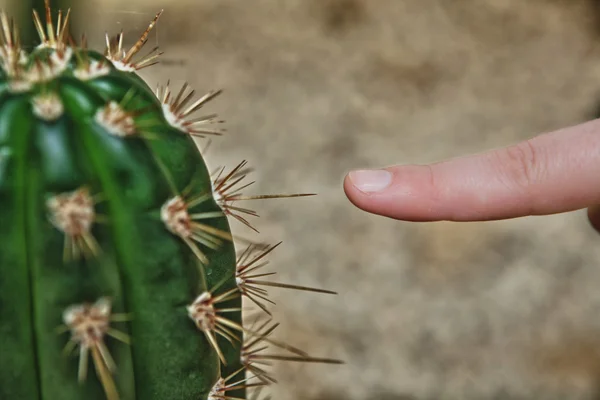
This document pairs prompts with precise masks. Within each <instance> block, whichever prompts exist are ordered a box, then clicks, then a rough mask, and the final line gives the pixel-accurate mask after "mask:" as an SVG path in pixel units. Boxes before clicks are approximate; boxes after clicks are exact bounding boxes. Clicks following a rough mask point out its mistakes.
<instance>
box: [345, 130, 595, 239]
mask: <svg viewBox="0 0 600 400" xmlns="http://www.w3.org/2000/svg"><path fill="white" fill-rule="evenodd" d="M344 191H345V193H346V196H347V197H348V199H349V200H350V201H351V202H352V203H353V204H354V205H355V206H357V207H358V208H360V209H362V210H364V211H367V212H370V213H373V214H378V215H382V216H386V217H389V218H393V219H397V220H404V221H413V222H419V221H421V222H422V221H457V222H461V221H490V220H500V219H508V218H517V217H525V216H530V215H550V214H557V213H563V212H569V211H575V210H579V209H587V215H588V218H589V221H590V223H591V225H592V227H594V228H595V229H596V231H598V232H600V120H593V121H589V122H586V123H583V124H580V125H575V126H571V127H567V128H563V129H559V130H556V131H552V132H549V133H544V134H541V135H539V136H536V137H534V138H532V139H529V140H526V141H524V142H521V143H517V144H514V145H511V146H508V147H505V148H500V149H495V150H491V151H487V152H484V153H481V154H476V155H471V156H465V157H459V158H454V159H451V160H448V161H442V162H438V163H434V164H429V165H395V166H390V167H384V168H381V169H370V170H356V171H351V172H350V173H348V175H347V176H346V177H345V179H344Z"/></svg>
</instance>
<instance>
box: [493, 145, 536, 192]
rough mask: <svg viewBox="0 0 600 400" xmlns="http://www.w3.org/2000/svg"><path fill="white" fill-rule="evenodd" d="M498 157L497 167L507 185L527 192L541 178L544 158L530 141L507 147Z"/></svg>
mask: <svg viewBox="0 0 600 400" xmlns="http://www.w3.org/2000/svg"><path fill="white" fill-rule="evenodd" d="M499 155H500V157H499V161H500V165H499V167H500V169H501V171H502V172H503V174H502V175H503V176H504V178H505V180H506V184H507V185H509V186H511V187H514V186H517V187H518V188H520V189H523V190H528V189H530V188H531V187H532V186H533V185H535V184H536V183H537V182H539V181H540V179H541V178H542V175H543V173H544V170H545V166H544V165H545V161H544V157H543V154H542V153H541V152H540V151H539V150H538V149H537V147H536V146H534V145H533V143H532V142H531V140H526V141H524V142H521V143H519V144H516V145H513V146H509V147H507V148H505V149H504V150H503V151H500V153H499Z"/></svg>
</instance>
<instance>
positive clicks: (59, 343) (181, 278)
mask: <svg viewBox="0 0 600 400" xmlns="http://www.w3.org/2000/svg"><path fill="white" fill-rule="evenodd" d="M46 8H47V9H46V15H45V16H39V15H38V14H37V13H35V12H34V22H35V25H36V27H37V30H38V33H39V36H40V40H41V43H40V44H39V46H37V47H36V48H35V49H34V50H33V51H32V52H31V53H26V52H25V51H24V50H23V49H22V48H21V47H20V44H19V38H18V32H17V29H16V28H15V26H14V24H13V22H12V21H10V20H9V19H8V17H7V16H6V14H4V13H2V14H1V21H0V22H1V28H2V29H1V30H2V40H3V43H2V47H1V48H0V62H1V70H0V97H1V99H0V204H1V205H2V207H1V208H0V225H1V226H2V229H0V243H1V246H2V251H0V340H1V341H2V356H1V362H0V398H2V399H9V400H12V399H19V400H21V399H53V400H54V399H61V400H69V399H78V400H79V399H89V400H94V399H109V400H115V399H145V400H151V399H157V400H167V399H169V400H170V399H178V400H179V399H182V400H183V399H189V400H192V399H193V400H198V399H211V400H216V399H234V398H242V399H244V398H248V396H253V397H252V398H257V397H258V396H259V395H260V391H261V390H262V389H264V388H265V387H266V386H268V385H270V384H272V383H274V382H275V379H274V377H273V376H272V375H270V373H269V371H268V366H269V364H270V362H272V361H277V360H287V361H305V362H323V363H339V361H336V360H329V359H319V358H314V357H311V356H309V355H308V354H306V353H305V352H303V351H301V350H299V349H296V348H294V347H292V346H290V345H287V344H285V343H282V342H279V341H278V340H275V339H273V338H272V334H273V331H274V330H275V329H276V327H277V324H276V323H274V322H272V320H271V312H270V311H269V306H270V305H271V304H272V302H271V300H269V297H268V293H267V290H266V288H267V287H281V288H290V289H298V290H307V291H316V292H325V293H332V292H328V291H324V290H320V289H313V288H308V287H302V286H296V285H288V284H282V283H277V282H273V281H271V280H270V279H269V276H270V275H273V273H272V272H265V271H264V269H265V267H266V264H267V262H266V261H265V260H266V257H267V256H268V254H269V253H270V252H271V251H273V249H274V248H275V247H276V246H277V245H276V246H266V245H263V244H260V243H259V242H257V243H250V244H249V245H248V243H247V242H246V243H244V245H248V246H247V247H245V248H244V249H243V250H242V251H241V252H240V254H239V256H236V248H235V247H236V243H241V241H237V240H236V239H237V238H236V237H233V235H232V233H231V230H230V225H229V220H228V219H229V217H232V218H233V219H234V220H236V221H239V222H241V223H243V224H245V225H247V226H249V227H251V228H252V225H251V223H250V222H249V219H250V217H254V216H256V213H255V212H254V211H252V210H251V209H249V208H246V206H245V205H244V204H245V202H248V201H251V200H256V199H264V198H283V197H292V196H302V195H272V196H271V195H269V196H252V195H247V194H245V191H246V190H247V188H248V186H249V185H248V184H246V183H245V182H244V179H245V177H246V174H247V172H248V171H247V170H246V169H245V167H246V163H245V162H242V163H240V164H239V165H238V166H236V167H235V168H233V169H232V170H231V171H229V172H226V170H225V168H218V169H216V171H215V172H214V173H212V174H211V173H210V172H209V171H208V169H207V166H206V164H205V161H204V159H203V157H202V154H201V152H200V151H199V150H198V147H197V146H196V143H195V142H194V137H208V136H210V135H221V134H222V130H220V129H217V128H215V127H217V126H218V124H219V123H221V121H219V120H217V117H216V116H215V115H206V116H205V115H199V114H198V113H199V111H200V109H201V108H202V107H204V106H205V105H206V104H207V103H208V102H209V101H210V100H211V99H213V98H214V97H215V96H217V95H218V94H219V92H211V93H208V94H206V95H204V96H201V97H199V98H197V99H196V97H195V94H194V92H193V91H188V88H187V85H184V86H183V88H182V89H181V90H178V91H176V92H171V89H170V88H169V86H168V85H167V86H166V87H162V88H161V87H159V88H158V89H157V90H156V92H155V91H153V90H151V89H150V88H149V86H148V85H147V84H146V83H145V82H144V81H143V80H142V79H141V78H140V77H139V76H138V75H137V71H138V70H139V69H141V68H144V67H147V66H150V65H152V64H153V63H155V62H156V61H157V57H158V56H159V55H160V53H158V52H157V49H154V50H152V51H151V52H150V53H149V55H147V56H145V57H138V54H139V52H140V51H141V49H142V47H143V46H144V44H145V42H146V40H147V38H148V35H149V33H150V31H151V29H152V27H153V26H154V24H155V23H156V22H157V20H158V18H159V16H160V14H158V15H157V16H156V18H155V19H154V21H152V22H151V24H150V26H149V28H148V30H147V31H146V32H144V33H143V34H142V36H141V38H140V39H139V41H137V43H136V44H135V45H134V46H133V47H131V48H130V49H124V48H123V35H122V34H120V35H117V36H116V38H115V39H111V40H109V38H108V37H107V49H106V51H105V52H104V53H99V52H95V51H92V50H88V49H87V45H86V41H85V38H82V40H81V41H80V42H79V44H76V43H75V41H74V40H73V39H72V38H71V37H70V35H69V34H68V24H69V15H70V14H69V12H66V13H63V12H58V15H53V13H52V12H51V9H50V7H49V5H48V3H47V4H46ZM42 21H43V22H42ZM236 223H237V222H236ZM244 298H245V299H246V300H243V299H244ZM245 301H248V304H247V305H248V306H254V307H257V309H256V311H258V312H259V315H260V316H261V318H259V319H258V320H256V321H255V322H254V323H253V324H247V323H244V320H245V319H246V317H247V314H246V308H242V305H243V304H244V302H245ZM242 311H243V312H242ZM269 349H275V350H276V351H275V352H274V353H271V352H269V353H265V350H269ZM251 391H254V393H252V394H250V392H251Z"/></svg>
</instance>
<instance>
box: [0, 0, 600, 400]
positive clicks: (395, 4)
mask: <svg viewBox="0 0 600 400" xmlns="http://www.w3.org/2000/svg"><path fill="white" fill-rule="evenodd" d="M7 1H9V0H4V3H5V5H6V4H7ZM56 1H57V0H54V2H55V3H56ZM0 4H1V3H0ZM23 4H24V3H23V2H19V3H16V2H13V3H11V4H8V7H9V9H12V10H16V11H15V12H16V13H17V14H18V8H19V6H22V5H23ZM71 5H72V6H73V13H74V16H75V17H76V19H75V21H76V23H75V25H74V26H73V28H74V29H73V30H74V33H76V34H80V33H81V32H82V31H85V32H86V33H87V36H88V38H89V42H90V44H91V45H92V46H94V47H96V48H98V49H103V46H104V33H105V32H106V31H108V32H110V33H113V34H116V33H118V32H119V31H120V30H122V29H123V30H124V31H125V37H126V39H127V40H126V41H127V43H128V44H131V43H132V42H134V41H135V40H137V38H138V37H139V35H140V34H141V32H142V31H143V30H144V29H145V28H146V26H147V24H148V22H149V21H150V20H151V19H152V18H153V17H154V15H155V13H156V12H157V11H158V10H160V9H161V8H164V9H165V12H164V14H163V16H162V18H161V20H160V23H159V25H158V27H157V29H156V30H155V31H153V33H152V34H151V36H150V39H149V44H148V49H150V48H151V47H152V46H153V45H159V46H160V47H161V49H162V50H163V51H164V52H165V54H164V56H163V60H162V62H161V64H159V65H156V66H153V67H151V68H149V69H145V70H143V71H142V75H143V76H144V77H145V78H146V79H147V81H148V82H149V84H150V85H151V86H153V87H154V86H156V84H158V83H160V84H164V83H166V82H167V80H169V79H170V80H171V83H172V84H174V85H176V86H179V85H181V84H182V83H183V82H184V81H188V82H189V83H190V84H191V85H192V86H193V87H194V88H195V89H197V90H198V91H199V92H200V93H203V92H205V91H208V90H211V89H219V88H220V89H223V90H224V93H223V95H222V96H221V97H219V98H218V99H217V100H215V101H214V102H212V104H211V105H210V110H211V112H212V111H214V112H218V113H219V114H220V115H221V116H222V117H223V118H224V119H225V120H226V121H227V129H228V133H227V134H226V136H224V137H222V138H217V139H215V140H213V142H212V144H211V146H210V148H209V150H208V154H207V158H208V161H209V163H210V165H211V166H214V167H217V166H220V165H226V166H228V168H232V167H233V166H235V165H236V164H237V163H238V162H240V161H241V160H248V162H249V165H250V166H252V167H254V168H255V170H256V171H255V172H254V173H253V174H252V178H253V179H256V181H257V182H256V183H255V184H254V185H253V187H252V189H251V190H249V192H252V193H255V194H262V193H280V192H283V193H286V192H288V193H289V192H316V193H318V196H317V197H311V198H304V199H291V200H270V201H261V202H257V204H254V206H255V208H256V209H257V211H258V212H259V213H260V215H261V218H260V219H259V220H257V221H256V222H255V226H256V227H257V228H258V229H259V230H260V232H261V234H260V236H259V237H260V239H263V240H267V241H269V242H273V243H274V242H278V241H280V240H282V241H283V245H282V246H281V247H280V248H278V250H276V251H275V252H274V253H273V254H272V256H271V258H270V260H271V265H272V267H273V269H275V270H277V271H278V275H279V280H281V281H285V282H292V283H296V284H301V285H310V286H318V287H326V288H329V289H332V290H336V291H338V292H339V295H338V296H326V295H315V294H310V293H302V292H291V291H287V290H277V289H273V290H271V291H270V293H271V296H272V298H273V299H274V300H275V301H276V302H277V308H276V309H275V310H276V313H275V317H276V319H277V320H278V321H280V322H281V326H280V327H279V328H278V337H279V338H282V339H285V340H286V341H288V342H290V343H291V344H293V345H296V346H298V347H301V348H303V349H305V350H307V351H308V352H309V353H310V354H311V355H315V356H323V357H334V358H341V359H343V360H345V361H346V364H345V365H343V366H329V365H315V364H293V363H276V364H275V368H274V371H275V377H276V378H277V379H278V380H279V384H278V385H276V386H274V387H273V389H272V393H273V395H274V399H278V400H426V399H427V400H429V399H431V400H438V399H439V400H442V399H443V400H445V399H453V400H454V399H457V400H471V399H472V400H479V399H495V400H508V399H540V400H541V399H557V400H558V399H561V400H564V399H577V400H584V399H585V400H591V399H600V285H599V283H600V268H599V260H600V237H598V236H597V235H596V234H595V233H594V232H593V231H592V229H591V228H590V227H589V226H588V224H587V220H586V217H585V213H584V212H575V213H569V214H564V215H556V216H550V217H536V218H523V219H519V220H510V221H502V222H489V223H461V224H458V223H421V224H416V223H404V222H398V221H391V220H386V219H384V218H382V217H377V216H373V215H368V214H366V213H364V212H362V211H359V210H358V209H356V208H354V207H353V206H352V205H351V204H350V203H349V202H348V200H347V199H346V197H345V196H344V193H343V190H342V179H343V177H344V175H345V173H346V172H347V171H348V170H350V169H354V168H364V167H367V168H369V167H380V166H385V165H389V164H395V163H428V162H433V161H437V160H441V159H445V158H450V157H455V156H459V155H463V154H469V153H474V152H479V151H484V150H487V149H490V148H493V147H498V146H505V145H509V144H513V143H515V142H517V141H520V140H523V139H526V138H529V137H531V136H534V135H536V134H539V133H542V132H546V131H550V130H554V129H558V128H561V127H564V126H568V125H572V124H577V123H580V122H583V121H586V120H588V119H591V118H594V117H595V116H596V114H597V112H598V110H599V109H600V103H599V100H600V2H598V1H591V0H562V1H561V0H285V1H284V0H169V1H167V0H143V1H142V0H128V1H126V2H125V1H122V0H85V1H84V0H77V1H71ZM205 144H206V143H205V142H201V143H200V145H202V146H203V145H205ZM234 226H235V227H236V231H237V232H239V233H241V234H243V235H245V236H248V237H254V238H255V237H256V236H255V235H253V234H252V232H251V231H249V230H248V229H247V228H245V227H243V226H240V225H238V224H235V225H234Z"/></svg>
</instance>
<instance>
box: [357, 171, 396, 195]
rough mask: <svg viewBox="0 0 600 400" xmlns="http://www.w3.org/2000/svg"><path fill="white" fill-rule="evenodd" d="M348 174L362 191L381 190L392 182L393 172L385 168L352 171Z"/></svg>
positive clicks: (372, 191) (373, 191)
mask: <svg viewBox="0 0 600 400" xmlns="http://www.w3.org/2000/svg"><path fill="white" fill-rule="evenodd" d="M348 176H349V177H350V180H351V181H352V184H353V185H354V186H355V187H356V188H357V189H358V190H360V191H361V192H365V193H375V192H380V191H382V190H383V189H385V188H386V187H388V186H389V185H390V183H392V174H391V173H390V172H388V171H385V170H360V171H351V172H350V173H349V174H348Z"/></svg>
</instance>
